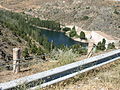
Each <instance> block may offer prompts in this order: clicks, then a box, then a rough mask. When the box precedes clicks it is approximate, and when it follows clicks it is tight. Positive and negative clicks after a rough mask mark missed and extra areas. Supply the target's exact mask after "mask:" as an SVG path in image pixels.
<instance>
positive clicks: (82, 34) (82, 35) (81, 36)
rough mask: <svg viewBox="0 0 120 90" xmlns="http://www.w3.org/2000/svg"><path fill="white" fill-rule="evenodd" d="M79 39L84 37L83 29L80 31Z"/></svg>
mask: <svg viewBox="0 0 120 90" xmlns="http://www.w3.org/2000/svg"><path fill="white" fill-rule="evenodd" d="M80 39H81V40H82V39H86V36H85V33H84V32H83V31H81V32H80Z"/></svg>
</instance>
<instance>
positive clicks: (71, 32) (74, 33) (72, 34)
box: [69, 30, 77, 37]
mask: <svg viewBox="0 0 120 90" xmlns="http://www.w3.org/2000/svg"><path fill="white" fill-rule="evenodd" d="M76 35H77V33H76V31H75V30H72V31H70V33H69V36H70V37H74V36H76Z"/></svg>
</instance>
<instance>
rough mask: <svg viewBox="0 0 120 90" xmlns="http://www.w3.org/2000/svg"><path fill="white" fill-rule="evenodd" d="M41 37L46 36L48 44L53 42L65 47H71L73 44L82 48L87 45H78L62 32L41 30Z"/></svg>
mask: <svg viewBox="0 0 120 90" xmlns="http://www.w3.org/2000/svg"><path fill="white" fill-rule="evenodd" d="M41 32H42V35H44V36H46V37H47V38H48V41H49V42H54V44H55V45H62V44H63V45H65V46H72V45H74V44H81V45H82V46H83V47H86V46H87V44H85V43H80V42H78V41H74V40H73V39H71V38H70V37H68V36H67V35H65V33H63V32H55V31H49V30H41Z"/></svg>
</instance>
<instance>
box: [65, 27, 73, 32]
mask: <svg viewBox="0 0 120 90" xmlns="http://www.w3.org/2000/svg"><path fill="white" fill-rule="evenodd" d="M70 30H71V28H69V27H65V28H63V31H65V32H67V31H70Z"/></svg>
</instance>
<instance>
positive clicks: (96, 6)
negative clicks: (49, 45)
mask: <svg viewBox="0 0 120 90" xmlns="http://www.w3.org/2000/svg"><path fill="white" fill-rule="evenodd" d="M70 1H71V2H69V3H68V2H63V1H59V2H57V1H56V2H54V3H53V2H52V3H47V4H45V5H44V6H43V7H41V8H37V9H34V10H31V11H30V10H29V12H30V13H32V14H35V15H38V16H39V17H41V18H44V19H52V20H55V21H60V22H62V23H64V24H68V25H71V24H75V25H78V26H80V27H81V28H82V29H84V30H101V31H104V32H106V33H108V34H110V35H113V36H117V37H120V4H119V2H118V3H117V2H108V1H105V0H102V1H101V0H70Z"/></svg>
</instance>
